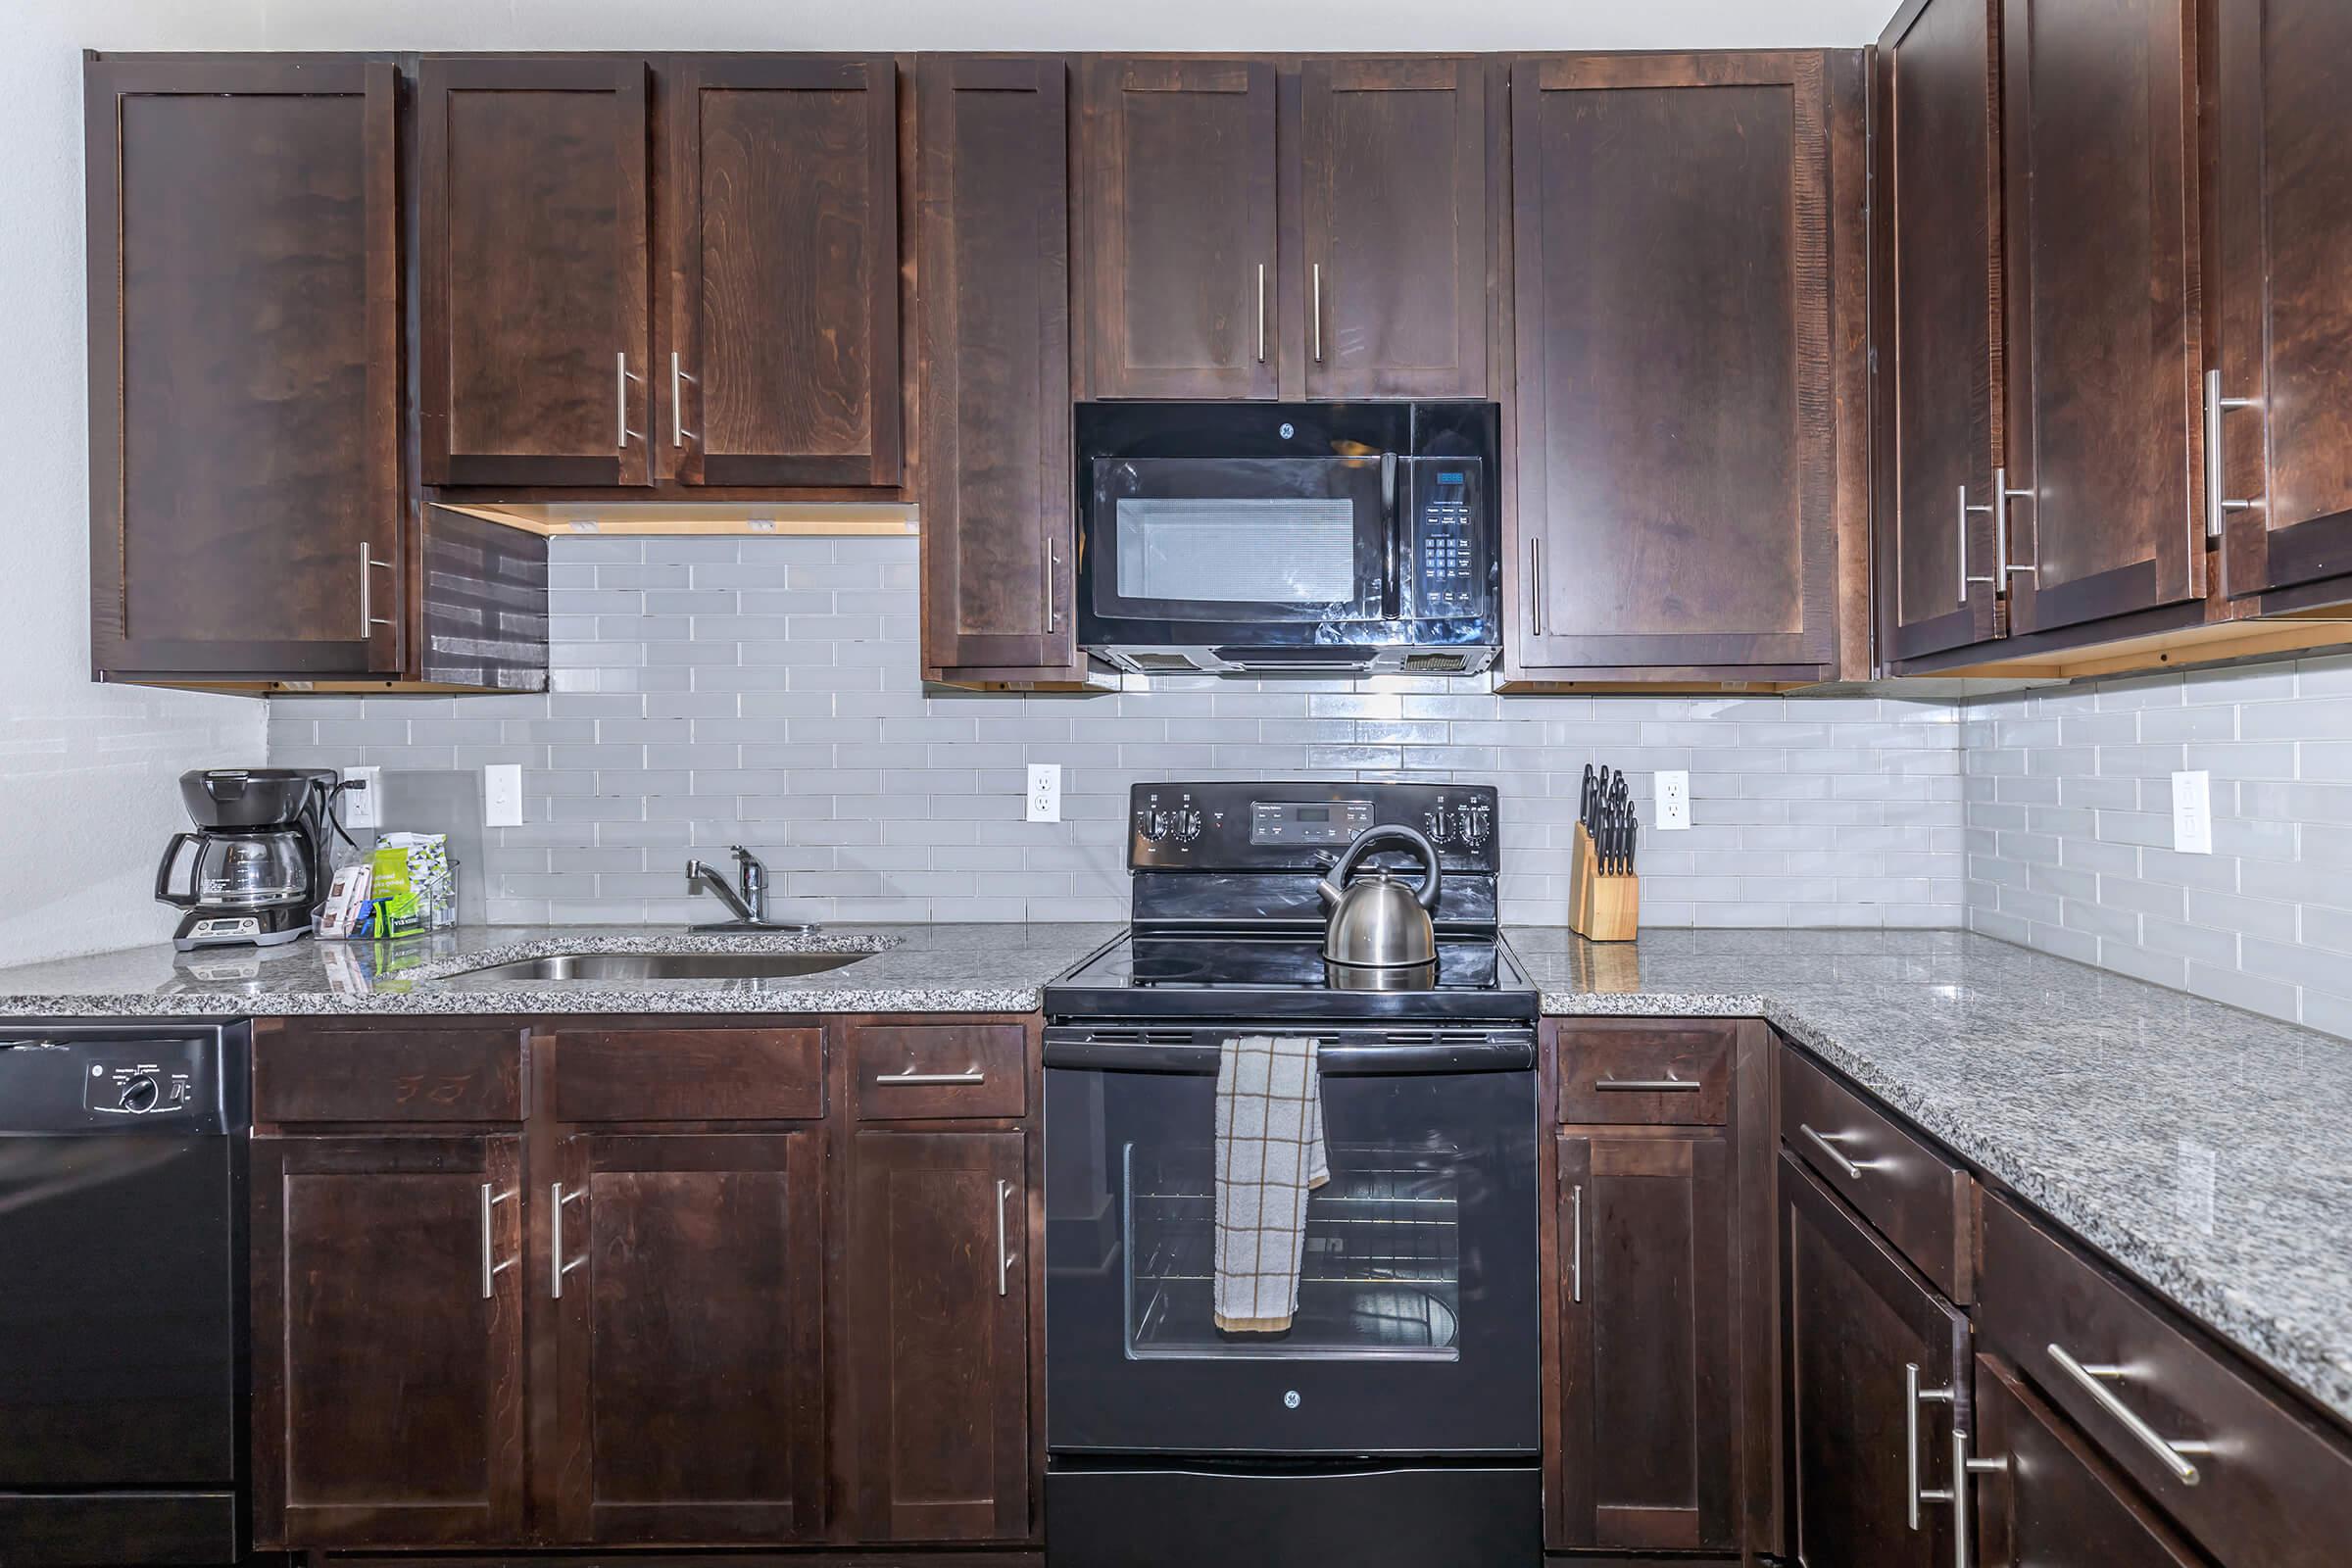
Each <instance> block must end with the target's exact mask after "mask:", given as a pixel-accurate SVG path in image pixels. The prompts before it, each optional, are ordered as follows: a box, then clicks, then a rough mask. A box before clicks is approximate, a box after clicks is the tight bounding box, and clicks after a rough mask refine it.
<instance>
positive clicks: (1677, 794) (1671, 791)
mask: <svg viewBox="0 0 2352 1568" xmlns="http://www.w3.org/2000/svg"><path fill="white" fill-rule="evenodd" d="M1651 785H1652V787H1653V788H1654V789H1655V790H1656V792H1657V823H1658V831H1659V832H1661V833H1675V832H1680V831H1682V830H1683V829H1685V828H1687V827H1689V826H1690V825H1691V775H1690V774H1689V773H1687V772H1683V771H1680V770H1677V771H1675V772H1665V771H1660V772H1659V773H1658V774H1656V775H1655V777H1654V778H1652V780H1651Z"/></svg>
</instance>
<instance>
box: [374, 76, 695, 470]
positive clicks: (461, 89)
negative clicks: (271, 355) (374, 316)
mask: <svg viewBox="0 0 2352 1568" xmlns="http://www.w3.org/2000/svg"><path fill="white" fill-rule="evenodd" d="M646 138H647V120H646V63H645V62H644V61H643V60H642V59H635V58H630V59H623V60H612V59H596V58H553V57H539V58H513V59H497V58H482V57H466V58H462V59H439V58H434V57H430V56H428V57H426V58H425V59H424V60H423V61H422V62H421V63H420V64H419V66H418V67H417V148H418V161H419V166H420V168H419V174H418V201H419V204H420V212H419V231H420V234H421V250H422V254H421V256H420V257H419V258H418V269H417V270H418V273H419V278H420V288H421V295H422V300H421V305H422V312H421V315H422V323H423V337H424V342H423V384H422V386H421V387H420V388H419V397H418V404H419V414H420V417H421V419H422V448H423V461H424V478H425V481H426V482H427V483H428V484H445V485H532V484H546V485H642V484H645V483H647V482H648V481H649V480H650V478H651V476H652V471H653V470H652V464H651V461H650V446H649V444H650V442H651V441H652V440H653V439H654V438H655V436H656V434H657V432H659V431H662V430H664V429H666V425H667V420H666V416H667V414H668V406H667V405H668V400H667V397H666V393H667V391H668V388H667V386H666V385H665V384H662V383H664V382H665V376H664V375H663V374H662V372H660V371H657V369H656V368H655V366H654V364H653V346H652V341H651V332H650V322H649V320H648V312H649V310H650V305H649V300H648V295H647V243H648V242H647V216H648V201H647V193H646V163H647V157H648V153H647V139H646ZM658 385H659V386H660V388H661V390H662V393H663V394H664V395H663V396H662V398H661V399H659V400H657V399H656V397H655V396H654V392H655V390H656V387H657V386H658ZM657 401H658V402H659V405H660V409H659V412H660V413H661V415H662V416H663V418H662V422H661V423H659V424H657V423H656V422H655V415H656V412H657Z"/></svg>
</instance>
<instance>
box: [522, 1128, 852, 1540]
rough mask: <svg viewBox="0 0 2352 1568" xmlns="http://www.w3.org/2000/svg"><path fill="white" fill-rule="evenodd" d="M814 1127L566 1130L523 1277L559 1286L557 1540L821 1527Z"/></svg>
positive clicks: (777, 1536)
mask: <svg viewBox="0 0 2352 1568" xmlns="http://www.w3.org/2000/svg"><path fill="white" fill-rule="evenodd" d="M822 1138H823V1135H822V1133H821V1132H820V1131H817V1130H814V1129H810V1130H806V1131H798V1132H779V1133H758V1134H710V1135H683V1136H656V1137H624V1136H601V1135H586V1136H581V1137H575V1138H571V1139H568V1140H566V1141H565V1142H564V1145H563V1149H562V1152H561V1155H560V1166H561V1169H562V1173H563V1179H562V1180H561V1181H559V1182H557V1183H555V1184H554V1185H553V1186H552V1188H551V1189H550V1190H549V1191H548V1192H547V1193H545V1194H544V1195H543V1197H544V1201H545V1212H546V1218H545V1220H544V1221H543V1222H542V1229H541V1234H542V1235H544V1237H545V1238H546V1250H545V1253H544V1256H545V1259H546V1262H545V1265H544V1266H545V1268H546V1271H547V1277H546V1278H545V1279H540V1280H533V1281H532V1282H531V1285H532V1288H533V1289H535V1290H545V1291H547V1292H548V1293H549V1295H550V1296H551V1297H554V1298H555V1299H556V1301H557V1314H556V1316H557V1322H558V1329H557V1334H558V1352H557V1361H558V1364H559V1366H560V1368H561V1370H560V1372H559V1374H558V1378H559V1382H558V1392H557V1401H558V1405H559V1407H560V1410H561V1416H560V1418H559V1427H560V1430H561V1432H562V1435H563V1436H562V1457H561V1462H560V1473H561V1476H562V1480H561V1482H560V1489H559V1490H560V1495H559V1498H558V1502H557V1514H558V1518H559V1527H558V1533H559V1534H560V1536H561V1537H562V1538H563V1539H564V1540H566V1541H570V1542H579V1543H609V1542H635V1543H661V1542H672V1543H728V1542H733V1543H745V1544H751V1543H789V1542H799V1541H810V1540H814V1539H817V1538H818V1537H819V1536H820V1535H821V1533H822V1530H823V1512H824V1488H825V1479H824V1376H823V1369H824V1354H823V1322H822V1317H823V1290H822V1278H823V1271H824V1266H825V1249H824V1240H823V1234H822V1232H823V1224H822V1220H821V1217H820V1216H821V1215H822V1212H823V1205H822V1201H821V1199H820V1195H819V1192H818V1180H819V1174H818V1173H819V1170H820V1169H821V1167H822V1164H823V1157H824V1156H823V1148H822Z"/></svg>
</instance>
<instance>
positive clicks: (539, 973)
mask: <svg viewBox="0 0 2352 1568" xmlns="http://www.w3.org/2000/svg"><path fill="white" fill-rule="evenodd" d="M871 956H872V955H871V954H865V953H566V954H561V955H558V956H554V957H549V958H517V959H515V961H514V962H512V963H494V964H491V965H489V966H488V967H486V968H481V969H467V970H466V971H465V972H464V973H462V974H457V975H453V976H451V977H450V978H452V979H455V980H468V981H470V980H788V979H791V978H792V977H794V976H796V975H806V974H822V973H824V972H825V971H826V970H828V969H839V968H841V967H843V966H844V965H847V964H852V963H856V962H858V960H859V959H860V958H866V957H871Z"/></svg>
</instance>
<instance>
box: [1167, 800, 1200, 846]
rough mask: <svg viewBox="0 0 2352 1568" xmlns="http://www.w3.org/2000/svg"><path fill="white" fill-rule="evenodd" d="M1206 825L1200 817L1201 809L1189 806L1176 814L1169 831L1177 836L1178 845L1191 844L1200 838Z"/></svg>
mask: <svg viewBox="0 0 2352 1568" xmlns="http://www.w3.org/2000/svg"><path fill="white" fill-rule="evenodd" d="M1206 825H1207V824H1206V822H1205V821H1204V820H1203V818H1202V817H1201V808H1199V807H1198V806H1187V807H1185V808H1184V809H1181V810H1179V811H1177V812H1176V814H1175V818H1174V820H1173V822H1172V823H1171V824H1170V827H1169V831H1170V832H1172V833H1174V834H1175V835H1176V842H1177V843H1179V844H1191V843H1193V842H1195V841H1196V840H1198V839H1199V838H1200V837H1201V828H1202V827H1204V826H1206Z"/></svg>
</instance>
